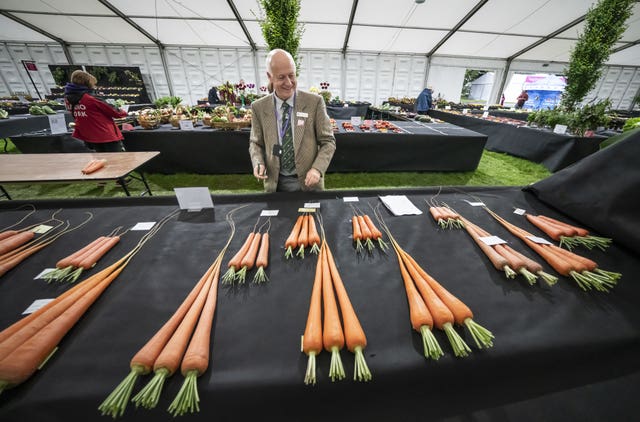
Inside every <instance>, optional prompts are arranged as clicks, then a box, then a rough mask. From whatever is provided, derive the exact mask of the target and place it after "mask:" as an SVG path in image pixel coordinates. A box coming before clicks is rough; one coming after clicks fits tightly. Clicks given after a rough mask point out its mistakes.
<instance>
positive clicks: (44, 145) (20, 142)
mask: <svg viewBox="0 0 640 422" xmlns="http://www.w3.org/2000/svg"><path fill="white" fill-rule="evenodd" d="M11 142H13V144H14V145H15V146H16V148H17V149H18V150H19V151H20V152H21V153H23V154H42V153H57V152H91V150H90V149H89V148H88V147H87V146H86V145H85V143H84V142H83V141H81V140H79V139H76V138H74V137H72V136H71V133H59V134H56V135H51V134H46V133H42V132H36V133H25V134H23V135H18V136H13V137H11Z"/></svg>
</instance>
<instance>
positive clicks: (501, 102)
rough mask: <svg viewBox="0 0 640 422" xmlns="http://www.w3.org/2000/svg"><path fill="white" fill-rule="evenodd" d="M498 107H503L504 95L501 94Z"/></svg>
mask: <svg viewBox="0 0 640 422" xmlns="http://www.w3.org/2000/svg"><path fill="white" fill-rule="evenodd" d="M500 106H504V93H503V94H502V97H500Z"/></svg>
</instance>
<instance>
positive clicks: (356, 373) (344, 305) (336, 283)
mask: <svg viewBox="0 0 640 422" xmlns="http://www.w3.org/2000/svg"><path fill="white" fill-rule="evenodd" d="M325 245H326V242H325ZM325 252H326V253H325V254H324V255H325V256H323V257H322V258H323V259H322V261H323V264H322V265H323V272H326V270H325V265H326V266H328V270H329V273H330V274H331V279H332V281H333V287H334V289H335V292H336V296H338V303H339V304H340V313H341V314H342V322H343V325H344V337H345V340H346V343H347V349H349V351H350V352H352V353H354V354H355V355H356V363H355V366H354V369H353V379H354V381H355V380H358V381H369V380H371V371H370V370H369V367H368V366H367V362H366V360H365V359H364V353H363V350H364V349H365V347H367V337H366V335H365V334H364V330H363V329H362V325H361V324H360V321H359V320H358V316H357V315H356V311H355V310H354V309H353V305H352V304H351V300H349V295H348V294H347V290H346V289H345V287H344V283H342V278H341V277H340V273H338V268H337V267H336V262H335V260H334V259H333V254H332V253H331V249H330V248H329V245H326V246H325Z"/></svg>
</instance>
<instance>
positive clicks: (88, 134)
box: [64, 70, 127, 152]
mask: <svg viewBox="0 0 640 422" xmlns="http://www.w3.org/2000/svg"><path fill="white" fill-rule="evenodd" d="M96 83H97V80H96V78H95V76H93V75H92V74H90V73H88V72H85V71H83V70H76V71H74V72H73V73H72V74H71V82H69V83H67V84H66V85H65V87H64V102H65V106H66V108H67V110H68V111H69V112H71V114H72V115H73V119H74V121H75V128H74V130H73V134H72V135H71V136H72V137H74V138H76V139H79V140H81V141H83V142H84V143H85V145H86V146H87V147H88V148H90V149H92V150H94V151H96V152H120V151H124V146H123V144H122V140H123V139H124V137H123V136H122V132H120V129H118V126H116V124H115V122H114V121H113V119H114V118H120V117H126V116H127V112H126V111H124V110H120V109H117V108H115V107H113V106H112V105H110V104H108V103H106V102H104V101H102V100H99V99H97V98H95V97H94V96H93V95H92V94H93V90H94V89H95V87H96Z"/></svg>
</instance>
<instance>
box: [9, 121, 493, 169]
mask: <svg viewBox="0 0 640 422" xmlns="http://www.w3.org/2000/svg"><path fill="white" fill-rule="evenodd" d="M341 123H342V121H338V122H337V125H338V127H339V128H340V132H338V133H336V145H337V148H336V152H335V154H334V157H333V160H332V161H331V165H330V166H329V169H328V171H329V172H334V173H336V172H384V171H389V172H392V171H473V170H475V169H476V168H477V166H478V163H479V162H480V158H481V157H482V151H483V148H484V144H485V142H486V136H485V135H481V134H479V133H475V132H473V131H470V130H468V129H464V128H460V127H456V126H453V125H451V124H448V123H445V124H442V123H441V124H436V123H428V124H419V123H417V122H395V124H396V125H397V126H399V127H401V128H403V129H404V131H405V132H404V133H360V132H358V133H346V132H344V131H343V130H342V126H341ZM249 133H250V131H249V129H243V130H239V131H237V130H236V131H223V130H216V129H212V128H210V127H208V126H207V127H203V126H196V127H195V128H194V130H180V129H175V128H173V127H172V126H171V125H163V126H161V127H160V128H158V129H154V130H144V129H142V128H140V127H138V128H137V129H136V130H134V131H129V132H127V131H125V132H123V135H124V138H125V139H124V145H125V148H126V149H127V151H160V155H159V156H158V157H157V158H156V159H154V160H153V161H151V162H149V163H147V164H145V165H144V166H143V167H142V170H143V171H145V172H150V173H177V172H187V173H202V174H234V173H240V174H245V173H248V172H249V171H250V169H251V161H250V159H249ZM12 141H13V143H14V144H15V145H16V147H17V148H18V149H19V150H20V151H21V152H23V153H27V152H28V153H38V152H72V151H70V149H71V148H74V147H75V144H74V143H73V141H74V140H73V139H70V138H69V137H68V135H64V136H62V135H61V136H53V137H51V136H50V135H49V136H42V135H40V134H36V135H29V134H27V135H23V136H16V137H13V138H12ZM52 148H53V149H56V148H64V149H65V150H64V151H61V150H57V149H56V150H52Z"/></svg>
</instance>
